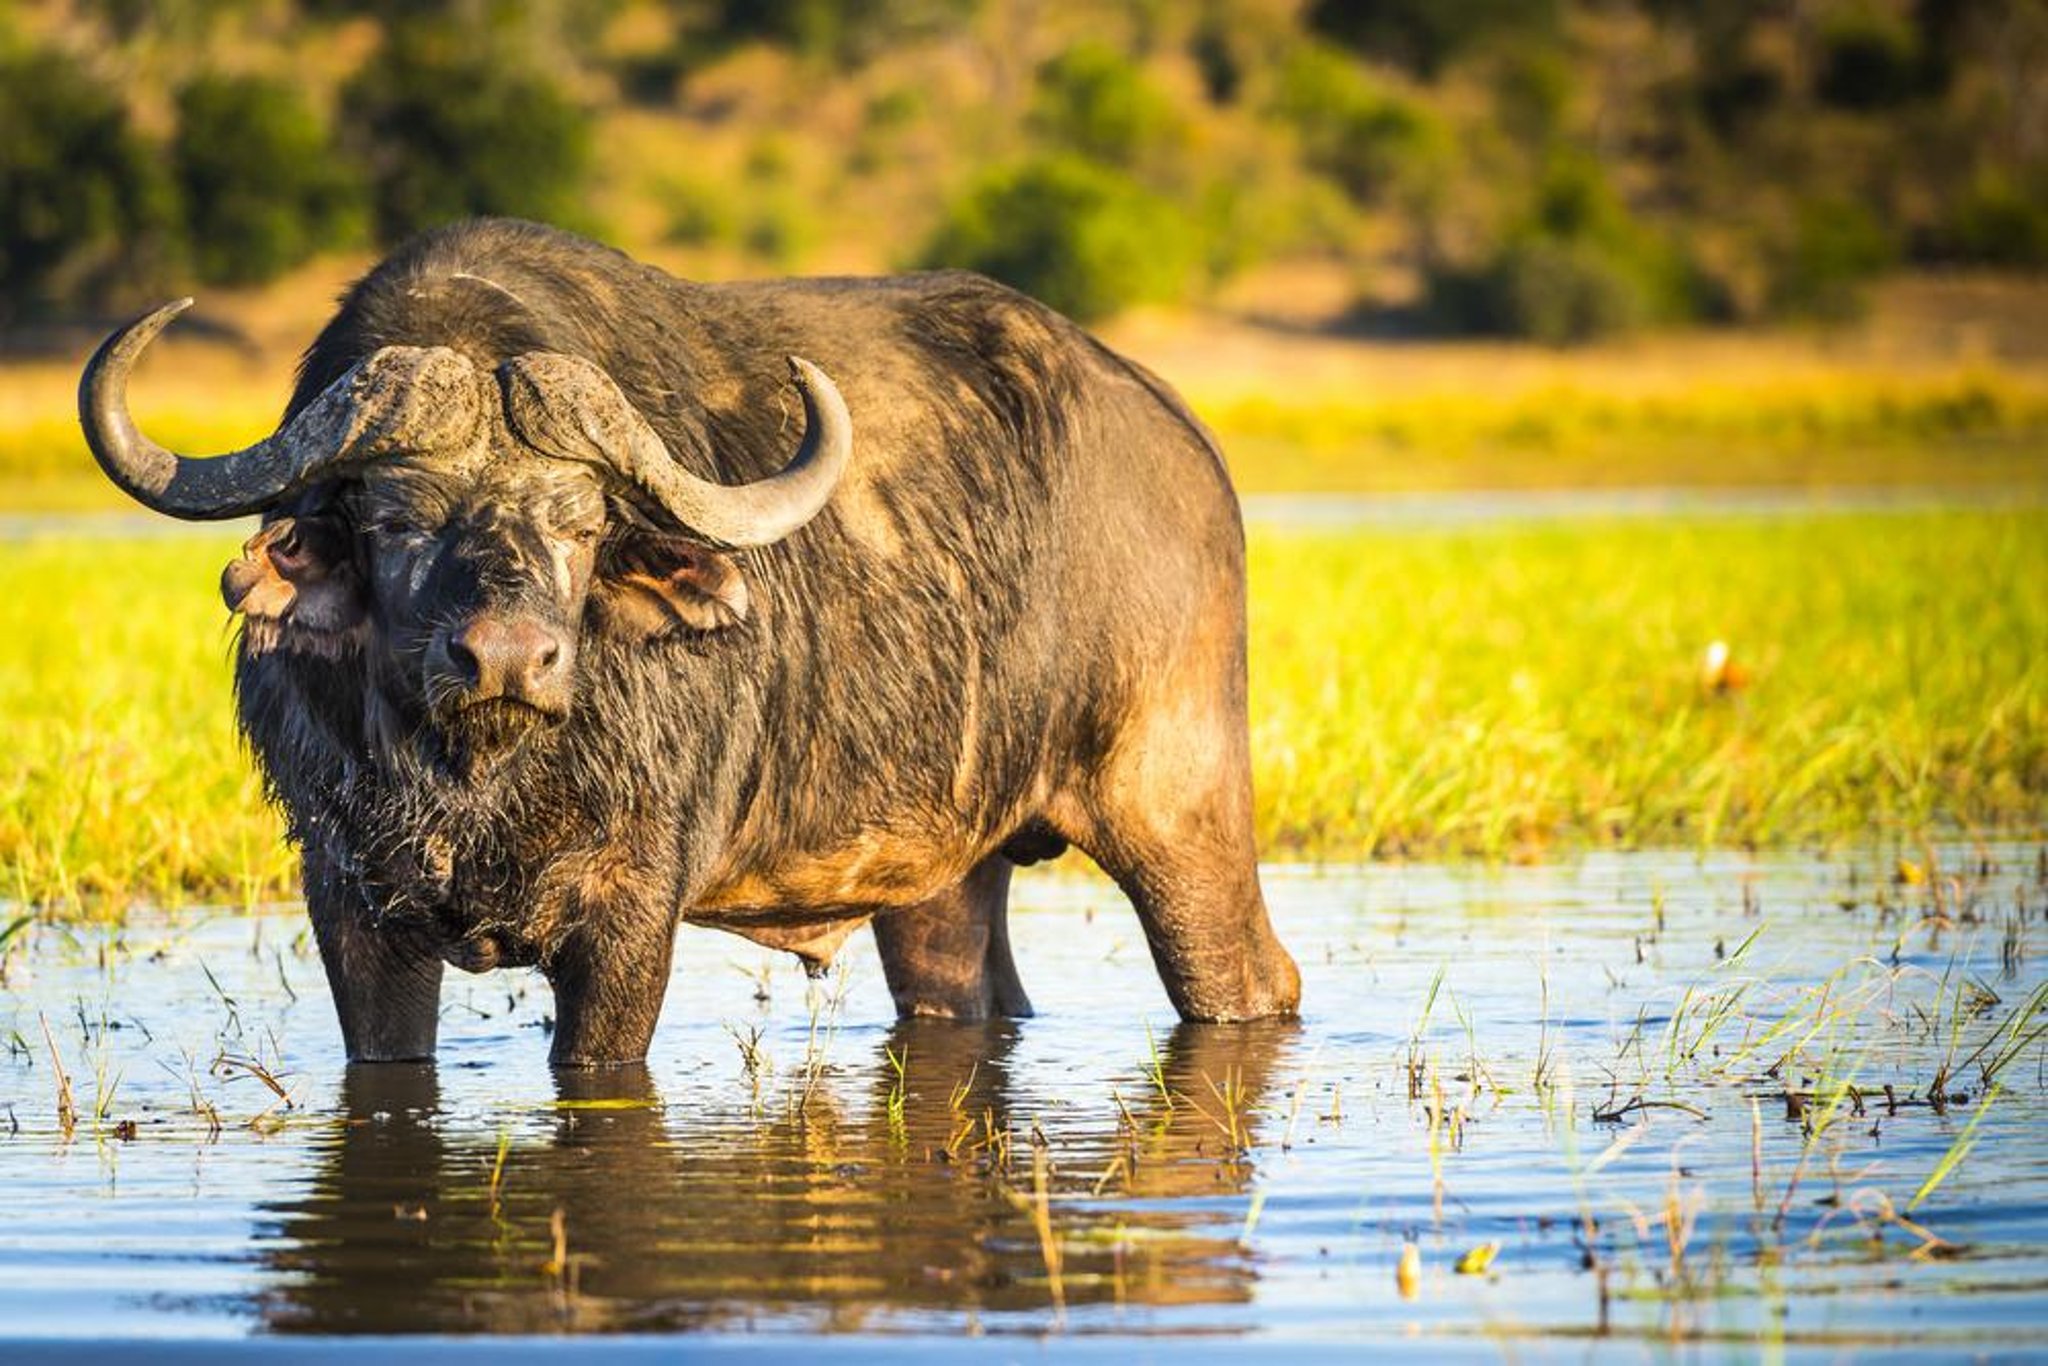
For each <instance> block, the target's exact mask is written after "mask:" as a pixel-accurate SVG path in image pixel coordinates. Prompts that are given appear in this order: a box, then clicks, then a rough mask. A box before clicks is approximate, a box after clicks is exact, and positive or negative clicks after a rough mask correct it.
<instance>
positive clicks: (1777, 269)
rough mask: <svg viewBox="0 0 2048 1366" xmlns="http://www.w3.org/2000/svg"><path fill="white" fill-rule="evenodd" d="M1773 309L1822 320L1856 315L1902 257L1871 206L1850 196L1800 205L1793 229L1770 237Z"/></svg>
mask: <svg viewBox="0 0 2048 1366" xmlns="http://www.w3.org/2000/svg"><path fill="white" fill-rule="evenodd" d="M1764 257H1765V261H1766V263H1767V269H1768V271H1769V275H1770V299H1769V304H1770V308H1771V311H1772V312H1774V313H1780V314H1793V315H1800V316H1806V317H1814V318H1822V319H1840V318H1847V317H1852V316H1854V315H1855V314H1856V313H1857V312H1858V311H1859V309H1860V308H1861V307H1862V305H1863V286H1864V285H1866V284H1868V283H1869V282H1870V280H1871V279H1872V278H1874V277H1875V276H1877V275H1879V274H1881V273H1882V272H1883V271H1884V270H1885V269H1887V268H1888V267H1890V266H1891V265H1892V264H1893V262H1894V261H1895V260H1896V259H1897V257H1898V246H1897V243H1896V242H1895V241H1894V240H1893V238H1892V235H1891V234H1890V233H1888V232H1887V231H1886V230H1885V227H1884V225H1883V224H1882V223H1880V222H1879V221H1878V219H1877V216H1876V215H1875V214H1874V213H1872V212H1871V211H1870V210H1869V209H1868V208H1866V207H1864V206H1863V205H1862V204H1860V203H1858V202H1857V201H1855V200H1853V199H1849V198H1847V197H1844V196H1828V197H1821V198H1813V199H1807V200H1804V201H1802V202H1801V203H1799V205H1798V206H1797V208H1796V210H1795V212H1794V214H1793V221H1792V224H1791V230H1790V231H1789V232H1787V233H1784V234H1782V235H1778V236H1775V237H1772V238H1769V239H1767V241H1766V243H1765V246H1764Z"/></svg>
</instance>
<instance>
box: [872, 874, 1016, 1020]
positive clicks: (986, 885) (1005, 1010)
mask: <svg viewBox="0 0 2048 1366" xmlns="http://www.w3.org/2000/svg"><path fill="white" fill-rule="evenodd" d="M1009 897H1010V861H1009V860H1008V859H1006V858H1004V857H1003V856H1002V855H1001V854H990V855H989V856H988V857H987V858H985V859H983V860H982V861H981V862H980V863H977V864H976V865H975V866H974V870H973V871H972V872H970V873H969V874H968V875H967V877H966V879H965V880H963V881H962V882H961V883H960V884H959V885H958V886H957V887H953V888H950V889H948V890H947V891H944V892H942V893H940V894H939V895H938V896H935V897H933V898H932V899H931V900H929V901H924V902H920V903H919V904H917V905H915V906H906V907H904V908H903V909H901V910H896V911H885V912H883V913H882V914H881V915H878V916H876V917H875V919H874V926H875V946H876V947H877V948H878V949H880V950H881V953H882V975H883V976H884V977H886V978H887V979H888V982H889V994H890V995H891V996H893V997H895V998H896V1013H897V1015H899V1016H901V1017H904V1018H906V1019H907V1018H909V1017H910V1016H913V1015H929V1016H938V1017H941V1018H944V1019H952V1020H986V1019H989V1018H990V1017H992V1016H999V1015H1012V1016H1025V1015H1029V1014H1030V1013H1031V1000H1030V998H1029V997H1027V996H1026V995H1025V994H1024V984H1023V983H1022V982H1021V981H1019V980H1018V978H1017V965H1016V963H1015V962H1014V961H1013V960H1012V959H1011V957H1010V925H1009Z"/></svg>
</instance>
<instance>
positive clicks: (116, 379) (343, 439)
mask: <svg viewBox="0 0 2048 1366" xmlns="http://www.w3.org/2000/svg"><path fill="white" fill-rule="evenodd" d="M191 305H192V301H191V300H190V299H179V300H178V301H177V302H175V303H169V304H165V305H164V306H163V307H161V308H159V309H156V310H155V311H154V312H151V313H146V314H144V315H143V316H142V317H140V318H137V319H136V320H135V321H134V322H132V323H130V324H128V325H127V326H126V327H124V328H122V329H121V330H120V331H118V332H115V333H114V334H113V335H112V336H110V337H108V338H107V339H106V340H105V341H104V342H102V343H100V348H99V350H98V351H96V352H94V353H93V357H92V359H91V360H90V361H88V362H87V363H86V367H85V374H84V377H83V378H82V379H80V381H79V385H78V420H79V423H80V424H81V425H82V426H83V427H84V428H85V443H86V445H87V446H89V447H91V448H92V453H93V458H94V459H96V460H98V461H99V463H100V468H101V469H103V470H105V471H106V473H107V477H108V478H109V479H111V480H113V481H114V483H115V484H116V485H117V486H118V487H119V488H120V489H121V491H122V492H123V493H126V494H127V495H128V496H129V497H131V498H133V499H134V500H135V501H136V502H138V503H141V504H142V505H143V506H144V507H147V508H150V509H151V510H153V511H156V512H162V513H166V514H168V515H170V516H172V517H183V518H186V519H187V520H190V521H215V520H219V519H221V518H226V517H242V516H247V515H248V514H250V513H253V512H260V511H262V510H263V509H265V508H267V507H271V506H273V505H275V504H276V503H278V502H279V501H281V500H282V499H284V498H285V497H286V496H288V495H290V494H291V493H293V492H296V491H297V490H298V489H300V488H302V487H304V486H305V485H306V484H308V483H311V482H312V481H313V480H315V479H317V478H321V477H327V476H332V475H333V474H336V473H338V472H339V470H340V469H341V468H343V467H346V466H350V465H355V464H360V463H363V462H364V461H367V460H370V459H374V458H377V457H379V456H386V455H393V454H398V453H401V452H404V451H408V450H417V451H424V450H437V449H444V448H447V447H449V446H454V445H464V444H467V443H468V442H469V441H470V440H471V439H473V437H474V434H475V432H476V429H477V424H478V422H479V421H480V420H481V418H482V412H481V407H482V405H481V394H480V392H479V390H480V388H481V386H479V385H478V384H477V383H476V382H475V371H474V368H473V367H472V366H471V365H470V363H469V361H468V360H467V359H466V358H465V357H463V356H461V355H459V354H458V353H456V352H454V351H450V350H448V349H446V348H444V347H431V348H420V347H410V346H387V347H384V348H383V349H381V350H379V351H376V352H374V353H373V354H371V355H370V356H368V357H367V358H365V359H363V360H361V361H358V362H357V363H356V364H355V365H354V366H352V367H351V368H350V369H349V370H348V371H347V373H345V374H343V375H342V376H341V377H340V378H339V379H337V380H335V381H334V383H332V384H330V385H328V386H327V388H326V389H325V390H324V391H322V392H321V394H320V396H319V397H318V398H316V399H314V400H313V401H312V402H311V403H308V404H307V405H306V406H305V407H303V408H301V409H300V410H299V412H298V413H297V414H296V415H294V416H293V417H292V419H291V420H290V421H289V422H287V423H286V424H285V425H284V426H283V427H281V428H279V429H278V430H277V431H276V432H275V433H273V434H272V435H270V436H267V437H265V438H263V440H261V441H259V442H257V443H256V444H255V445H253V446H249V447H246V448H244V449H242V450H239V451H231V452H229V453H228V454H226V455H216V456H210V457H192V456H184V455H179V454H178V453H177V452H175V451H170V450H166V449H164V448H163V447H162V446H159V445H157V444H156V443H155V442H154V441H151V440H150V439H149V438H148V437H146V436H144V435H143V434H142V432H141V431H140V430H139V429H138V428H137V427H136V425H135V419H134V418H133V417H132V416H131V415H130V414H129V412H128V373H129V371H130V370H132V369H133V368H134V366H135V360H136V357H138V356H140V355H141V354H142V351H143V348H144V347H146V346H148V345H149V344H150V342H152V341H154V340H155V339H156V335H157V334H158V333H159V332H161V331H163V330H164V327H165V326H166V325H167V324H169V322H170V321H171V319H173V318H175V317H177V316H178V315H179V314H180V313H182V312H184V311H185V310H186V309H187V308H189V307H191Z"/></svg>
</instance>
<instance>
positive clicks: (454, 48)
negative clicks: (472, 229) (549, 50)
mask: <svg viewBox="0 0 2048 1366" xmlns="http://www.w3.org/2000/svg"><path fill="white" fill-rule="evenodd" d="M342 105H343V110H344V121H345V122H346V124H347V125H348V127H349V128H350V129H351V131H352V134H353V135H354V136H355V137H356V138H357V139H358V141H359V153H360V155H361V157H362V159H363V161H364V163H365V164H366V166H367V169H368V173H369V181H370V195H371V207H372V212H373V216H374V221H375V227H376V231H377V237H378V239H379V240H380V241H382V242H384V243H387V244H389V243H392V242H395V241H397V240H399V239H401V238H403V237H406V236H407V235H409V234H411V233H414V232H417V231H419V230H420V229H422V228H427V227H431V226H433V225H434V224H437V223H445V222H448V221H449V220H451V219H457V218H465V217H468V216H470V215H473V214H510V215H514V216H517V217H521V218H535V219H541V220H544V221H547V222H552V223H558V224H561V225H563V226H566V227H573V228H583V229H592V228H594V227H595V226H596V225H595V224H594V223H593V222H592V221H591V215H590V213H589V211H588V209H587V208H586V206H585V203H584V197H583V191H584V187H585V183H586V181H587V179H588V177H589V171H590V164H591V122H590V117H589V115H588V114H587V113H586V112H585V111H584V110H583V109H581V108H580V107H578V106H577V105H576V104H575V103H574V102H572V101H571V100H570V99H569V97H568V96H567V95H566V94H565V93H564V92H563V91H562V90H561V89H560V88H559V87H558V86H557V85H556V84H555V82H554V81H552V80H551V79H549V78H548V77H547V76H546V75H544V74H543V73H541V72H539V71H536V70H533V69H532V68H531V67H527V66H522V65H521V64H519V63H518V62H517V61H516V60H513V59H512V58H510V57H509V56H508V55H507V54H505V53H502V52H494V51H493V50H492V45H491V44H490V43H489V42H488V40H487V35H484V34H480V33H476V32H473V31H471V30H469V29H466V28H462V27H459V26H450V25H447V24H443V23H438V22H430V21H411V22H402V23H397V24H395V25H393V26H392V28H391V29H390V31H389V33H388V35H387V38H386V42H385V48H384V51H383V52H382V53H380V54H379V55H378V56H377V57H376V58H375V59H373V60H372V61H370V62H369V63H368V64H367V65H366V66H365V67H364V68H363V70H362V71H361V72H360V73H359V74H358V75H357V76H356V77H355V78H354V79H353V80H351V81H350V82H349V84H348V85H347V87H346V88H345V89H344V90H343V92H342Z"/></svg>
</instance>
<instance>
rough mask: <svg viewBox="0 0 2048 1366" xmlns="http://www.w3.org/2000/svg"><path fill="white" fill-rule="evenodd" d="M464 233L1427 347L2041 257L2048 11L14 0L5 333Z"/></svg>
mask: <svg viewBox="0 0 2048 1366" xmlns="http://www.w3.org/2000/svg"><path fill="white" fill-rule="evenodd" d="M473 213H511V214H519V215H524V216H530V217H536V218H543V219H549V220H552V221H556V222H562V223H565V224H567V225H569V226H573V227H579V228H584V229H590V230H596V231H601V232H604V233H606V234H607V235H609V236H611V237H613V238H614V239H615V240H618V241H619V242H620V243H621V245H624V246H626V247H628V248H629V249H637V250H645V249H647V248H649V247H656V248H659V247H663V246H666V247H669V248H675V249H688V250H696V251H700V252H712V253H716V254H717V255H718V259H719V260H720V261H721V262H722V263H723V264H724V265H725V266H726V267H728V268H730V269H732V270H746V269H761V268H767V269H775V270H788V269H803V268H807V267H812V266H819V265H823V266H830V267H833V268H839V267H844V268H851V269H887V268H892V267H902V266H909V265H940V264H945V265H967V266H972V267H976V268H979V269H982V270H986V271H989V272H991V273H994V274H997V275H999V276H1001V277H1003V278H1005V279H1007V280H1009V281H1011V282H1012V283H1015V284H1017V285H1020V286H1021V287H1023V288H1025V289H1028V290H1032V291H1034V292H1036V293H1039V294H1041V295H1042V296H1044V297H1046V298H1048V299H1050V300H1051V301H1052V302H1054V303H1056V304H1058V305H1059V306H1061V307H1063V308H1066V309H1068V310H1069V311H1071V312H1073V313H1075V314H1077V315H1078V316H1081V317H1083V318H1084V319H1096V318H1100V317H1102V316H1105V315H1107V314H1110V313H1114V312H1116V311H1118V310H1120V309H1123V308H1125V307H1127V306H1129V305H1131V304H1133V303H1139V302H1148V301H1187V300H1191V299H1198V298H1200V297H1201V296H1203V295H1204V294H1205V293H1206V292H1207V291H1209V290H1211V289H1213V288H1215V287H1216V286H1217V285H1218V284H1219V283H1220V282H1221V281H1223V280H1225V279H1227V278H1228V277H1229V276H1231V275H1232V274H1234V273H1236V272H1239V271H1242V270H1244V269H1246V268H1247V267H1249V266H1252V265H1255V264H1258V263H1261V262H1263V261H1268V260H1274V259H1283V260H1284V259H1288V258H1291V257H1302V256H1310V257H1318V258H1334V259H1337V260H1340V261H1342V262H1344V263H1345V264H1346V265H1347V266H1348V267H1350V268H1351V270H1352V272H1353V274H1354V275H1355V279H1356V289H1357V293H1358V298H1359V303H1360V307H1361V308H1362V309H1364V310H1367V311H1369V312H1372V313H1375V314H1378V315H1381V316H1383V317H1384V319H1385V320H1386V321H1388V322H1389V323H1390V324H1397V325H1400V326H1402V327H1405V328H1408V329H1411V330H1416V329H1426V330H1433V331H1450V332H1464V333H1486V334H1510V335H1522V336H1529V337H1534V338H1538V339H1541V340H1545V341H1551V342H1559V343H1563V342H1572V341H1577V340H1582V339H1586V338H1590V337H1596V336H1599V335H1602V334H1606V333H1612V332H1616V331H1621V330H1626V329H1629V328H1632V327H1638V326H1643V325H1651V324H1666V323H1682V322H1687V321H1694V320H1724V319H1727V320H1742V319H1752V318H1758V317H1767V316H1820V317H1828V318H1832V317H1839V316H1842V315H1844V314H1847V313H1851V312H1853V311H1855V310H1856V309H1857V308H1858V306H1859V304H1860V303H1861V300H1862V298H1863V287H1864V285H1865V284H1866V282H1867V281H1869V280H1870V279H1872V278H1873V277H1875V276H1877V275H1879V274H1881V273H1883V272H1885V271H1888V270H1891V269H1894V268H1898V267H1902V266H1914V267H1919V266H1929V265H1945V264H1956V263H1964V264H1983V265H1993V266H1998V267H2002V268H2018V269H2026V270H2038V269H2040V268H2042V267H2043V266H2044V265H2048V5H2044V4H2043V3H2041V0H1535V2H1533V3H1531V2H1528V0H1345V2H1344V3H1338V2H1337V0H1200V2H1199V3H1190V4H1168V3H1163V0H1116V2H1110V0H1094V2H1093V3H1090V2H1087V0H774V2H773V3H745V4H742V3H736V0H541V3H534V4H513V3H509V0H435V2H433V3H421V4H398V3H392V2H391V0H228V2H227V3H199V2H198V0H163V3H154V4H138V3H135V0H71V2H70V3H62V4H60V3H56V0H30V2H29V3H25V4H21V5H18V6H16V7H14V8H12V9H10V10H7V11H4V12H0V324H7V323H21V322H30V321H36V320H39V319H49V318H53V317H62V316H65V315H76V314H79V313H89V312H92V311H95V310H101V309H106V308H110V307H114V306H119V305H125V304H126V303H129V302H132V301H133V300H134V299H136V298H139V297H142V296H143V295H154V294H157V293H160V292H161V291H162V290H164V289H166V288H175V287H177V286H179V285H180V284H182V283H184V282H186V281H189V280H195V279H196V280H201V281H206V282H220V283H232V284H255V283H261V282H263V281H265V280H268V279H271V278H274V277H276V276H277V275H279V274H280V273H282V272H284V271H288V270H290V269H292V268H293V267H295V266H296V265H298V264H300V263H301V262H303V261H304V260H306V259H307V258H308V257H309V256H311V255H313V254H315V253H318V252H321V251H324V250H330V249H337V248H348V247H358V248H366V247H372V246H382V245H388V244H390V243H392V242H394V241H395V240H397V239H398V238H401V237H403V236H404V235H406V234H408V233H410V232H412V231H415V230H417V229H418V228H421V227H424V226H428V225H430V224H433V223H437V222H442V221H445V220H447V219H450V218H455V217H459V216H463V215H467V214H473Z"/></svg>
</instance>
